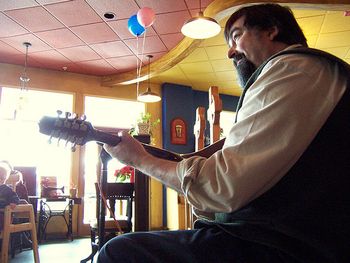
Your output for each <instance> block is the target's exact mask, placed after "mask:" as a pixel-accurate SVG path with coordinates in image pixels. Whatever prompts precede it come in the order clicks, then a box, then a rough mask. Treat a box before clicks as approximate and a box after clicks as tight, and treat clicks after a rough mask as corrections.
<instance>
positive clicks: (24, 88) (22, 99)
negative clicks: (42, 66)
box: [13, 42, 32, 120]
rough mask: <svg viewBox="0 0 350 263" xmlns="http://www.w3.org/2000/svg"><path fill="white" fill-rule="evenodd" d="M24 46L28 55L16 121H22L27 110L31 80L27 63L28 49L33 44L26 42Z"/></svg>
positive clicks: (20, 78) (26, 61)
mask: <svg viewBox="0 0 350 263" xmlns="http://www.w3.org/2000/svg"><path fill="white" fill-rule="evenodd" d="M23 46H25V48H26V54H25V59H24V67H23V72H22V75H21V76H20V77H19V80H20V84H21V90H20V93H19V97H18V102H17V105H16V108H15V109H14V115H13V117H14V119H15V120H18V119H22V118H23V115H24V112H25V110H26V108H27V104H28V94H27V92H28V82H29V80H30V78H29V77H28V76H27V63H28V48H29V47H31V46H32V44H31V43H29V42H24V43H23Z"/></svg>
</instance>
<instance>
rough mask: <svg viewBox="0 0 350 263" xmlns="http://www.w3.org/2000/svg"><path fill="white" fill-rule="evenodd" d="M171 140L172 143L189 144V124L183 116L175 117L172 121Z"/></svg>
mask: <svg viewBox="0 0 350 263" xmlns="http://www.w3.org/2000/svg"><path fill="white" fill-rule="evenodd" d="M170 132H171V134H170V142H171V143H172V144H180V145H186V144H187V125H186V122H185V121H184V120H183V119H182V118H179V117H177V118H174V119H173V120H172V121H171V122H170Z"/></svg>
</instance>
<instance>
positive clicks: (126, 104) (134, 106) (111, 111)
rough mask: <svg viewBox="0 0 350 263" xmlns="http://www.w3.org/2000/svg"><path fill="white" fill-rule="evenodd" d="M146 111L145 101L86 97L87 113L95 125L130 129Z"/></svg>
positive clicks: (88, 118) (89, 119)
mask: <svg viewBox="0 0 350 263" xmlns="http://www.w3.org/2000/svg"><path fill="white" fill-rule="evenodd" d="M144 111H145V104H144V103H143V102H135V101H127V100H117V99H106V98H97V97H88V96H87V97H86V98H85V114H86V116H87V120H88V121H89V122H91V123H92V124H93V126H100V127H117V128H126V129H130V128H131V127H132V126H135V124H136V120H137V119H138V118H139V117H140V113H141V112H144Z"/></svg>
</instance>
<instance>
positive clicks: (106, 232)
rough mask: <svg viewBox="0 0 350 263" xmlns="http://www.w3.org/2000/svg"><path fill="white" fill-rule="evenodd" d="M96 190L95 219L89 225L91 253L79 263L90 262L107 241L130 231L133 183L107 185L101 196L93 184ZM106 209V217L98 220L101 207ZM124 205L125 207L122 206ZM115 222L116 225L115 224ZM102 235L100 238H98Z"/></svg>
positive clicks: (96, 185) (98, 188)
mask: <svg viewBox="0 0 350 263" xmlns="http://www.w3.org/2000/svg"><path fill="white" fill-rule="evenodd" d="M95 189H96V219H95V220H93V221H92V222H91V223H90V232H91V248H92V253H91V254H90V255H89V256H88V257H87V258H86V259H83V260H81V261H80V262H81V263H84V262H87V261H89V260H91V262H93V258H94V256H95V254H96V253H97V251H98V249H99V248H100V247H102V245H103V244H104V243H105V242H106V241H108V240H109V239H111V238H113V237H115V236H117V235H120V234H123V233H128V232H131V231H132V226H133V224H132V215H133V214H132V210H133V201H134V184H133V183H107V185H106V188H105V189H106V191H105V192H103V193H102V194H103V196H101V191H100V187H99V185H98V184H97V183H95ZM104 200H105V202H106V204H107V207H108V209H107V210H106V213H105V214H106V217H102V218H100V209H101V206H103V207H105V203H104ZM124 204H126V206H125V205H124ZM115 221H117V223H118V224H117V223H116V222H115ZM99 235H102V236H99Z"/></svg>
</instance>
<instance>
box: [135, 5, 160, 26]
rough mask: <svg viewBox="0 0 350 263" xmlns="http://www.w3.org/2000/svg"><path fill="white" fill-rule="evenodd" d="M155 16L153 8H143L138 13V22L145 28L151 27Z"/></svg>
mask: <svg viewBox="0 0 350 263" xmlns="http://www.w3.org/2000/svg"><path fill="white" fill-rule="evenodd" d="M155 16H156V15H155V14H154V11H153V9H152V8H149V7H143V8H141V9H140V10H139V11H138V12H137V21H139V23H140V25H142V26H143V27H149V26H151V25H152V24H153V22H154V18H155Z"/></svg>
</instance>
